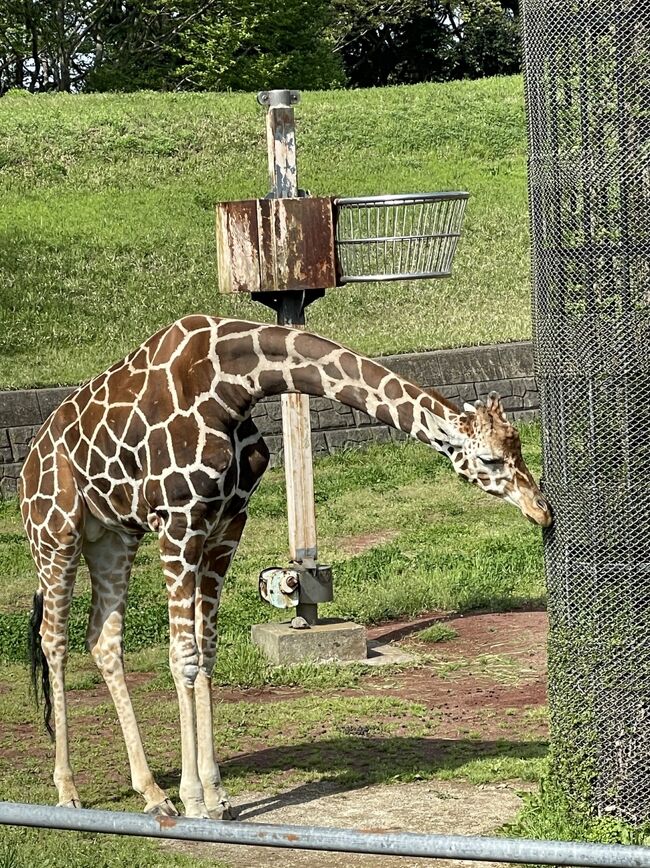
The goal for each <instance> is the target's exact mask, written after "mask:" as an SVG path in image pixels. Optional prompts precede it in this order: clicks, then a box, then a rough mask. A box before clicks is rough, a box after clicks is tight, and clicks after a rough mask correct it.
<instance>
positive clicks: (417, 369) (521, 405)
mask: <svg viewBox="0 0 650 868" xmlns="http://www.w3.org/2000/svg"><path fill="white" fill-rule="evenodd" d="M378 361H381V362H382V363H383V364H385V365H386V367H388V368H390V369H391V370H393V371H395V373H397V374H400V375H401V376H402V377H406V378H407V379H409V380H413V381H414V382H416V383H418V384H419V385H421V386H423V387H425V388H436V389H438V390H439V391H440V392H442V394H443V395H445V396H446V397H448V398H450V399H451V400H452V401H456V402H459V403H462V402H464V401H470V402H472V403H473V402H474V401H476V400H477V398H484V397H485V396H486V395H487V394H488V392H490V391H492V390H494V391H496V392H498V393H499V394H500V395H501V396H502V398H503V403H504V406H505V407H506V409H507V410H509V411H510V413H511V415H512V417H513V418H515V419H531V418H533V417H534V416H536V414H537V412H538V410H539V401H538V395H537V386H536V384H535V380H534V378H533V354H532V348H531V345H530V343H529V342H520V343H511V344H497V345H493V346H483V347H469V348H463V349H456V350H436V351H434V352H430V353H407V354H404V355H398V356H385V357H383V358H381V359H379V360H378ZM70 391H71V388H61V389H25V390H20V391H16V392H0V491H2V492H3V493H4V494H13V493H14V492H15V490H16V482H17V479H18V475H19V473H20V467H21V464H22V462H23V460H24V458H25V455H26V454H27V450H28V448H29V443H30V441H31V439H32V437H33V436H34V434H35V433H36V432H37V431H38V429H39V427H40V426H41V425H42V423H43V422H44V421H45V419H47V417H48V416H49V415H50V413H51V412H52V411H53V410H54V409H55V408H56V407H58V405H59V404H60V403H61V401H62V400H63V399H64V398H65V397H66V396H67V395H68V394H69V393H70ZM253 416H254V418H255V420H256V423H257V426H258V428H259V429H260V431H261V432H262V434H263V435H264V436H265V438H266V442H267V443H268V445H269V448H270V450H271V455H272V457H273V461H274V462H275V463H277V462H278V461H281V459H282V435H281V432H282V413H281V409H280V399H279V398H267V399H264V400H262V401H260V402H259V403H258V404H257V406H256V407H255V410H254V411H253ZM311 424H312V442H313V448H314V454H315V455H324V454H327V453H330V452H333V451H335V450H337V449H346V448H356V447H359V446H363V445H365V444H367V443H383V442H388V441H390V440H396V439H402V438H403V437H404V435H403V434H402V433H401V432H400V431H395V430H394V429H392V428H389V427H388V426H387V425H380V424H377V423H376V421H375V420H374V419H371V418H370V416H367V415H366V414H365V413H360V412H359V411H358V410H353V409H352V408H350V407H345V406H344V405H343V404H339V403H338V402H336V401H330V400H329V399H327V398H313V399H312V401H311Z"/></svg>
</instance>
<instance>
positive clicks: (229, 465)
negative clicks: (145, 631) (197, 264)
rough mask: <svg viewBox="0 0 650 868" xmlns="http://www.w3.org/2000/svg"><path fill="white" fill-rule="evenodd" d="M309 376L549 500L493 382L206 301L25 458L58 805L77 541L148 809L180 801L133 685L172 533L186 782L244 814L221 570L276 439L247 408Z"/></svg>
mask: <svg viewBox="0 0 650 868" xmlns="http://www.w3.org/2000/svg"><path fill="white" fill-rule="evenodd" d="M289 391H297V392H302V393H306V394H309V395H318V396H327V397H329V398H334V399H336V400H338V401H341V402H342V403H344V404H347V405H349V406H351V407H355V408H356V409H358V410H363V411H365V412H366V413H369V414H370V415H371V416H373V417H375V418H376V419H378V420H380V421H381V422H384V423H386V424H388V425H392V426H393V427H395V428H397V429H399V430H401V431H404V432H406V433H407V434H409V435H410V436H412V437H414V438H416V439H418V440H420V441H423V442H424V443H425V444H427V445H429V446H431V447H433V448H434V449H435V450H437V451H438V452H440V453H442V454H444V455H446V456H447V458H448V459H449V460H450V461H451V463H452V465H453V468H454V470H455V471H456V473H457V474H458V475H459V476H461V477H464V478H465V479H467V480H469V481H470V482H472V483H474V484H476V485H477V486H478V487H479V488H481V489H483V490H484V491H486V492H488V493H490V494H493V495H496V496H497V497H500V498H502V499H504V500H507V501H509V502H510V503H512V504H514V505H515V506H517V507H518V508H519V509H520V510H521V512H522V513H523V514H524V515H525V516H526V517H527V518H528V519H529V520H531V521H532V522H534V523H535V524H537V525H541V526H547V525H549V524H550V523H551V521H552V516H551V509H550V506H549V504H548V502H547V501H546V499H545V498H544V496H543V495H542V494H541V492H540V490H539V488H538V487H537V485H536V483H535V481H534V479H533V477H532V475H531V473H530V471H529V470H528V468H527V467H526V465H525V463H524V461H523V458H522V456H521V449H520V442H519V438H518V434H517V432H516V430H515V429H514V428H513V426H512V425H511V424H510V423H509V422H508V420H507V419H506V416H505V413H504V410H503V406H502V404H501V401H500V399H499V397H498V396H497V395H496V394H494V393H493V394H491V395H490V396H489V398H488V400H487V402H486V403H481V402H477V404H476V405H475V406H472V405H466V406H465V409H464V410H461V409H459V408H458V407H456V406H455V405H454V404H452V403H451V402H449V401H448V400H446V399H445V398H444V397H443V396H442V395H440V394H438V393H436V392H432V393H429V392H425V391H423V390H422V389H421V388H419V387H418V386H416V385H415V384H414V383H412V382H409V381H407V380H405V379H402V378H401V377H399V376H397V375H396V374H394V373H392V372H391V371H389V370H388V369H387V368H385V367H383V366H382V365H381V364H379V363H377V362H375V361H372V360H370V359H367V358H364V357H362V356H359V355H357V354H356V353H354V352H352V351H351V350H349V349H347V348H345V347H343V346H341V345H340V344H337V343H335V342H334V341H331V340H327V339H325V338H322V337H319V336H317V335H314V334H310V333H307V332H304V331H299V330H296V329H291V328H287V327H284V326H277V325H265V324H260V323H253V322H245V321H240V320H234V319H221V318H215V317H210V316H203V315H192V316H188V317H184V318H183V319H180V320H178V321H177V322H175V323H173V324H172V325H170V326H168V327H166V328H163V329H162V330H161V331H159V332H157V333H156V334H155V335H153V336H152V337H151V338H149V339H148V340H146V341H145V342H144V343H143V344H142V345H141V346H140V347H139V348H138V349H136V350H135V351H133V352H132V353H130V354H129V355H127V356H126V357H125V358H124V359H123V360H121V361H119V362H117V363H116V364H114V365H113V366H112V367H111V368H109V369H108V370H107V371H106V372H104V373H102V374H100V375H99V376H97V377H95V378H94V379H92V380H90V381H89V382H88V383H86V384H85V385H83V386H81V387H80V388H79V389H77V391H75V392H73V393H72V394H71V395H70V396H69V397H68V398H67V399H66V400H64V401H63V403H62V404H61V405H60V406H59V407H58V409H57V410H55V411H54V413H53V414H52V415H51V416H50V417H49V419H48V420H47V421H46V422H45V423H44V425H43V427H42V428H41V429H40V431H39V432H38V434H37V436H36V438H35V440H34V442H33V444H32V446H31V450H30V452H29V454H28V457H27V459H26V461H25V463H24V466H23V470H22V474H21V484H20V490H21V511H22V515H23V521H24V525H25V529H26V532H27V536H28V538H29V542H30V547H31V551H32V555H33V557H34V561H35V564H36V568H37V573H38V578H39V589H38V591H37V592H36V594H35V596H34V609H33V612H32V633H33V648H32V676H33V679H34V683H35V686H38V685H37V680H38V678H39V667H40V678H41V686H42V692H43V697H44V700H45V708H44V717H45V722H46V725H47V726H48V728H49V730H50V734H52V728H51V724H50V719H51V713H52V710H53V712H54V722H55V728H54V738H55V751H56V753H55V766H54V783H55V784H56V787H57V789H58V796H59V804H60V805H65V806H70V807H80V805H81V802H80V799H79V794H78V791H77V789H76V786H75V782H74V776H73V771H72V766H71V763H70V756H69V747H68V723H67V713H66V696H65V664H66V658H67V623H68V615H69V609H70V601H71V597H72V591H73V585H74V581H75V574H76V571H77V566H78V564H79V560H80V557H81V555H83V557H84V559H85V561H86V564H87V566H88V569H89V572H90V577H91V586H92V601H91V611H90V616H89V623H88V630H87V645H88V648H89V650H90V653H91V654H92V657H93V658H94V660H95V662H96V664H97V666H98V667H99V670H100V671H101V674H102V676H103V678H104V680H105V682H106V685H107V687H108V690H109V692H110V694H111V697H112V699H113V702H114V704H115V707H116V711H117V715H118V718H119V722H120V725H121V728H122V732H123V735H124V739H125V743H126V747H127V753H128V759H129V765H130V770H131V781H132V785H133V788H134V790H135V791H136V792H138V793H140V794H141V795H142V797H143V798H144V802H145V811H148V812H152V813H156V814H168V815H174V814H176V813H177V810H176V808H175V806H174V805H173V803H172V802H171V801H170V799H169V798H168V797H167V794H166V793H165V792H164V791H163V790H162V789H161V788H160V787H159V786H158V784H157V783H156V782H155V780H154V778H153V775H152V773H151V771H150V769H149V766H148V765H147V760H146V757H145V754H144V750H143V747H142V742H141V738H140V733H139V730H138V724H137V721H136V718H135V714H134V711H133V707H132V705H131V700H130V698H129V694H128V691H127V687H126V681H125V676H124V665H123V653H122V632H123V621H124V612H125V605H126V596H127V588H128V582H129V575H130V572H131V567H132V564H133V560H134V557H135V554H136V551H137V549H138V545H139V543H140V541H141V539H142V537H143V536H144V534H145V533H146V532H147V531H154V532H155V533H156V534H157V536H158V541H159V551H160V559H161V562H162V567H163V572H164V576H165V581H166V587H167V595H168V608H169V634H170V642H169V664H170V669H171V673H172V676H173V680H174V683H175V687H176V692H177V694H178V703H179V711H180V726H181V769H182V771H181V780H180V789H179V795H180V799H181V801H182V803H183V805H184V807H185V813H186V815H187V816H190V817H206V818H207V817H210V818H213V819H230V818H232V817H233V814H232V809H231V806H230V803H229V801H228V797H227V794H226V792H225V790H224V788H223V786H222V783H221V777H220V772H219V766H218V763H217V760H216V757H215V753H214V745H213V739H212V696H211V676H212V671H213V667H214V663H215V658H216V643H217V630H216V616H217V609H218V606H219V597H220V594H221V589H222V587H223V582H224V578H225V575H226V572H227V570H228V567H229V565H230V562H231V559H232V557H233V555H234V554H235V551H236V549H237V545H238V543H239V540H240V537H241V535H242V532H243V530H244V525H245V523H246V513H247V504H248V501H249V498H250V497H251V495H252V494H253V492H254V491H255V489H256V487H257V485H258V484H259V482H260V479H261V477H262V474H263V473H264V471H265V469H266V467H267V465H268V461H269V453H268V449H267V447H266V445H265V443H264V440H263V439H262V437H261V436H260V434H259V432H258V431H257V429H256V427H255V425H254V423H253V421H252V419H251V415H250V414H251V410H252V408H253V406H254V405H255V403H256V402H257V401H258V400H259V399H260V398H262V397H263V396H266V395H276V394H280V393H283V392H289Z"/></svg>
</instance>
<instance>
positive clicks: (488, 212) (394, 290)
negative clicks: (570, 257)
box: [0, 77, 530, 388]
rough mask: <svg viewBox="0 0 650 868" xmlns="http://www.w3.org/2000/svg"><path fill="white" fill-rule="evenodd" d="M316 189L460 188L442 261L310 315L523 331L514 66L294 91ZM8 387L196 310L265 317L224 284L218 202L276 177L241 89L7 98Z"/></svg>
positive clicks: (407, 340)
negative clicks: (219, 276) (445, 77)
mask: <svg viewBox="0 0 650 868" xmlns="http://www.w3.org/2000/svg"><path fill="white" fill-rule="evenodd" d="M297 121H298V145H299V170H300V184H301V186H303V187H305V188H308V189H309V190H310V191H311V192H312V193H314V194H322V195H329V194H340V195H353V194H357V195H362V194H373V193H395V192H408V191H422V190H425V191H426V190H448V189H465V190H468V191H469V192H470V193H471V199H470V201H469V205H468V209H467V216H466V224H465V235H464V238H463V239H462V240H461V243H460V245H459V250H458V255H457V258H456V263H455V273H454V277H453V278H451V279H449V280H440V281H428V282H427V281H419V282H415V283H411V284H385V285H358V286H349V287H346V288H341V289H337V290H332V291H330V292H329V293H328V295H327V297H326V298H325V299H324V300H322V301H319V302H318V303H317V304H316V305H314V307H313V309H312V311H311V312H310V315H309V323H310V327H311V328H312V329H313V330H315V331H318V332H321V333H323V334H325V335H327V336H329V337H332V338H335V339H337V340H340V341H342V342H343V343H347V344H349V345H350V346H352V347H353V348H355V349H356V350H358V351H360V352H363V353H366V354H371V355H375V354H376V355H378V354H382V353H392V352H403V351H408V350H423V349H431V348H436V347H444V346H457V345H467V344H478V343H490V342H493V341H502V340H512V339H520V338H525V337H528V336H529V332H530V317H529V290H528V230H527V211H526V169H525V128H524V110H523V96H522V83H521V79H520V78H519V77H512V78H495V79H485V80H482V81H474V82H453V83H449V84H423V85H414V86H407V87H395V88H381V89H375V90H356V91H340V92H336V91H333V92H326V93H305V94H304V95H303V101H302V103H301V104H300V106H299V107H298V108H297ZM0 125H1V126H2V129H3V136H2V140H1V141H0V196H1V199H2V208H1V209H0V287H1V289H0V388H16V387H21V386H31V385H53V384H73V383H77V382H80V381H82V380H84V379H86V378H88V377H89V376H90V375H91V374H94V373H97V372H98V371H100V370H102V369H103V368H105V367H107V366H108V365H109V364H110V363H111V362H113V361H114V360H115V359H117V358H120V357H121V356H122V355H124V354H125V353H126V352H127V351H128V350H130V349H132V348H133V347H134V346H136V345H137V344H138V343H140V342H141V341H142V340H143V339H144V338H145V337H147V336H148V335H150V334H152V333H153V332H154V331H155V330H156V329H157V328H158V327H159V326H161V325H163V324H165V323H167V322H169V321H172V320H173V319H175V318H177V317H179V316H181V315H183V314H185V313H188V312H193V311H194V312H195V311H202V312H205V313H213V314H225V315H235V316H242V317H247V318H251V319H258V320H259V319H265V318H268V316H270V314H267V313H266V312H265V309H263V308H262V307H261V306H260V305H255V304H253V303H252V302H251V301H250V300H249V299H248V298H247V297H239V298H228V297H219V296H218V295H217V292H216V275H215V273H216V262H215V259H216V256H215V244H214V228H213V224H214V215H213V206H214V203H215V202H216V201H220V200H228V199H243V198H248V197H255V196H262V195H264V194H265V193H266V191H267V189H268V181H267V177H266V145H265V131H264V115H263V111H262V109H261V108H260V107H259V106H258V105H257V103H256V101H255V98H254V96H253V95H250V94H248V95H247V94H153V93H138V94H128V95H119V96H116V95H87V96H67V95H51V96H49V95H48V96H45V95H43V96H38V97H30V96H29V95H28V94H24V93H18V92H14V91H12V92H10V93H9V94H8V95H7V96H6V97H4V98H3V99H2V100H0Z"/></svg>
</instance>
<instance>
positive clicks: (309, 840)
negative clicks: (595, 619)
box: [0, 802, 650, 868]
mask: <svg viewBox="0 0 650 868" xmlns="http://www.w3.org/2000/svg"><path fill="white" fill-rule="evenodd" d="M1 824H4V825H12V826H36V827H38V828H49V829H64V830H67V831H76V832H104V833H108V834H114V835H136V836H144V837H147V838H173V839H176V840H181V841H204V842H209V843H214V844H247V845H249V846H250V845H253V846H258V847H285V848H290V849H297V850H328V851H335V852H342V853H369V854H374V855H380V856H381V855H383V856H387V855H390V856H409V857H411V858H413V857H422V858H428V859H474V860H478V861H485V862H516V863H521V864H526V863H537V864H539V865H575V866H583V868H592V866H593V868H648V866H650V848H648V847H636V846H622V845H620V844H582V843H579V842H576V841H532V840H529V839H526V838H520V839H512V838H480V837H476V836H464V835H420V834H416V833H414V832H377V831H374V830H363V829H334V828H328V827H318V826H287V825H271V824H266V823H238V822H234V823H220V822H215V821H214V820H191V819H187V818H186V817H153V816H151V815H149V814H127V813H121V812H118V811H95V810H74V809H72V808H52V807H48V806H45V805H24V804H17V803H14V802H0V825H1Z"/></svg>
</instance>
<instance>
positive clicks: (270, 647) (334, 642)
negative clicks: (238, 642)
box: [251, 618, 366, 666]
mask: <svg viewBox="0 0 650 868" xmlns="http://www.w3.org/2000/svg"><path fill="white" fill-rule="evenodd" d="M251 639H252V640H253V644H254V645H257V646H258V648H260V649H261V650H262V652H263V653H264V654H265V656H266V657H267V659H268V660H269V661H270V662H271V663H273V664H275V665H276V666H279V665H283V666H290V665H291V664H293V663H303V662H305V661H313V662H320V663H323V662H325V661H327V660H334V661H336V662H350V661H354V660H359V661H363V660H365V659H366V628H365V627H363V626H362V625H361V624H353V623H351V622H350V621H339V620H336V619H334V618H324V619H323V620H322V621H321V622H320V623H318V624H316V625H315V626H313V627H310V628H309V630H293V629H292V628H291V627H290V626H289V623H288V622H284V623H277V622H275V621H273V622H270V623H268V624H254V625H253V626H252V627H251Z"/></svg>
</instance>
